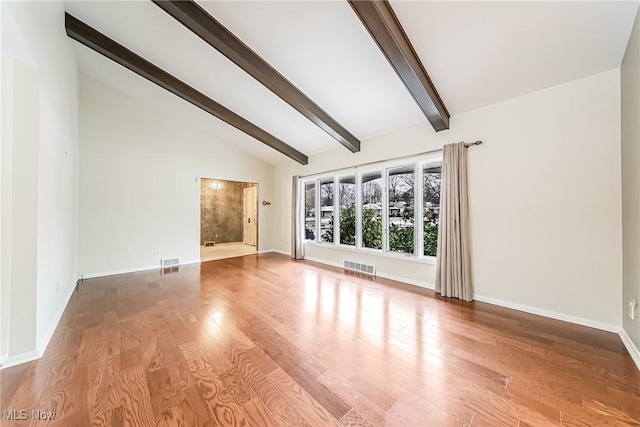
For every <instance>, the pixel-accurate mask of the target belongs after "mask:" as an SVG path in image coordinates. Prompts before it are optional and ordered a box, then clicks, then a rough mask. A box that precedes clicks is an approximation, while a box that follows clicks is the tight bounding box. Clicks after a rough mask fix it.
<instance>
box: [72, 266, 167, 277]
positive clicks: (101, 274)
mask: <svg viewBox="0 0 640 427" xmlns="http://www.w3.org/2000/svg"><path fill="white" fill-rule="evenodd" d="M160 268H161V267H160V265H148V266H146V267H134V268H124V269H122V270H111V271H102V272H99V273H89V274H82V278H83V279H95V278H97V277H107V276H115V275H118V274H128V273H138V272H140V271H148V270H160Z"/></svg>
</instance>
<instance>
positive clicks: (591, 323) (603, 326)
mask: <svg viewBox="0 0 640 427" xmlns="http://www.w3.org/2000/svg"><path fill="white" fill-rule="evenodd" d="M473 297H474V299H475V300H476V301H480V302H486V303H487V304H493V305H498V306H500V307H505V308H511V309H513V310H518V311H524V312H525V313H531V314H537V315H538V316H543V317H548V318H550V319H556V320H562V321H563V322H569V323H574V324H576V325H582V326H588V327H590V328H595V329H600V330H602V331H607V332H615V333H616V334H617V333H618V332H620V326H617V325H611V324H608V323H603V322H598V321H596V320H591V319H585V318H583V317H578V316H572V315H570V314H564V313H559V312H557V311H551V310H545V309H544V308H538V307H532V306H530V305H525V304H519V303H517V302H511V301H505V300H501V299H498V298H492V297H487V296H484V295H474V296H473Z"/></svg>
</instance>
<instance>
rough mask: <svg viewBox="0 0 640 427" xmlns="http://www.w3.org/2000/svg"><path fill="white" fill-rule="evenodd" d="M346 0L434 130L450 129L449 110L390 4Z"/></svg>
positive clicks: (370, 0) (364, 0) (381, 1)
mask: <svg viewBox="0 0 640 427" xmlns="http://www.w3.org/2000/svg"><path fill="white" fill-rule="evenodd" d="M348 1H349V4H350V5H351V8H352V9H353V10H354V12H355V13H356V15H358V17H359V18H360V21H362V24H363V25H364V26H365V27H366V29H367V30H368V31H369V34H370V35H371V37H372V38H373V40H374V41H375V42H376V43H377V44H378V47H379V48H380V50H381V51H382V53H384V55H385V56H386V57H387V60H388V61H389V63H390V64H391V66H392V67H393V69H394V70H395V72H396V73H397V74H398V76H399V77H400V79H401V80H402V82H403V83H404V85H405V86H406V87H407V89H408V90H409V93H411V96H413V99H415V101H416V102H417V103H418V106H419V107H420V109H422V111H423V113H424V115H425V116H426V117H427V120H429V122H430V123H431V125H432V126H433V128H434V129H435V130H436V132H437V131H441V130H444V129H449V112H448V111H447V108H446V107H445V106H444V103H443V102H442V99H440V96H439V95H438V91H437V90H436V88H435V86H434V85H433V82H432V81H431V79H430V78H429V75H428V74H427V71H426V70H425V68H424V66H423V65H422V62H420V58H419V57H418V54H417V53H416V52H415V50H414V49H413V46H412V45H411V42H410V41H409V38H408V37H407V35H406V34H405V32H404V30H403V29H402V26H401V25H400V22H399V21H398V18H397V17H396V15H395V13H393V9H392V8H391V5H390V4H389V3H388V2H387V1H386V0H348Z"/></svg>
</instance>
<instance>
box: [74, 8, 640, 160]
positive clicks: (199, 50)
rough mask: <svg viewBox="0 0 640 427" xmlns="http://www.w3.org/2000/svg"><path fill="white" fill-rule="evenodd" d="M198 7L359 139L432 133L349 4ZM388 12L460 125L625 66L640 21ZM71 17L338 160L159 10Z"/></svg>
mask: <svg viewBox="0 0 640 427" xmlns="http://www.w3.org/2000/svg"><path fill="white" fill-rule="evenodd" d="M198 3H199V4H200V5H201V6H202V7H203V8H205V9H206V10H207V12H209V13H210V14H211V15H212V16H214V17H215V18H216V19H217V20H218V21H219V22H221V23H222V24H223V25H224V26H226V27H227V28H228V29H229V30H230V31H231V32H233V33H234V34H235V35H236V36H238V37H239V38H240V39H241V40H242V41H244V42H245V43H246V44H247V45H248V46H249V47H251V48H252V49H253V50H254V51H255V52H257V53H258V54H259V55H260V56H262V58H263V59H265V60H266V61H267V62H269V63H270V64H271V65H272V66H274V68H276V69H277V70H278V71H279V72H280V73H281V74H283V75H284V76H285V77H286V78H287V79H289V80H290V81H291V82H292V83H294V84H295V85H296V86H297V87H298V88H300V89H301V90H302V91H303V92H305V93H306V94H307V95H308V96H309V97H310V98H311V99H312V100H314V101H315V102H316V103H317V104H318V105H320V106H321V107H322V108H323V109H324V110H325V111H327V112H328V113H329V114H330V115H332V116H333V118H334V119H336V120H337V121H338V122H339V123H340V124H342V125H343V126H344V127H345V128H347V129H348V130H349V131H350V132H352V133H353V134H354V135H355V136H356V137H358V138H360V139H361V140H364V139H366V138H368V137H371V136H373V135H376V134H381V133H385V132H390V131H392V130H395V129H399V128H403V127H408V126H411V125H414V124H417V123H421V122H425V121H426V119H425V117H424V115H423V114H422V112H421V111H420V110H419V108H418V107H417V105H416V104H415V102H414V101H413V99H412V97H411V96H410V95H409V93H408V92H407V90H406V89H405V87H404V86H403V84H402V83H401V81H400V80H399V79H398V77H397V76H396V74H395V73H394V71H393V70H392V68H391V67H390V66H389V64H388V63H387V61H386V59H385V58H384V56H383V55H382V53H381V52H380V51H379V49H378V47H377V45H376V44H375V43H374V42H373V41H372V39H371V37H370V36H369V34H368V32H367V31H366V30H365V28H364V27H363V26H362V24H361V23H360V21H359V19H358V18H357V16H356V15H355V13H354V12H353V11H352V10H351V7H350V6H349V5H348V3H347V2H346V1H344V0H339V1H282V2H273V1H202V0H200V1H198ZM391 4H392V6H393V8H394V10H395V12H396V14H397V15H398V18H399V20H400V22H401V24H402V25H403V27H404V29H405V31H406V33H407V35H408V36H409V38H410V39H411V42H412V43H413V45H414V48H415V50H416V51H417V53H418V55H419V56H420V58H421V60H422V62H423V64H424V65H425V68H426V69H427V72H428V73H429V75H430V76H431V78H432V80H433V82H434V84H435V85H436V88H437V90H438V92H439V93H440V96H441V97H442V99H443V101H444V103H445V105H446V106H447V108H448V109H449V112H450V113H451V114H452V115H453V114H456V113H460V112H463V111H468V110H471V109H474V108H477V107H480V106H483V105H488V104H492V103H494V102H498V101H501V100H504V99H508V98H511V97H514V96H518V95H522V94H525V93H528V92H532V91H535V90H538V89H542V88H545V87H549V86H553V85H557V84H560V83H563V82H567V81H570V80H574V79H577V78H581V77H585V76H588V75H592V74H595V73H598V72H601V71H606V70H609V69H612V68H616V67H618V66H619V65H620V63H621V61H622V56H623V54H624V50H625V47H626V43H627V40H628V38H629V35H630V32H631V27H632V25H633V19H634V17H635V14H636V12H637V9H638V2H636V1H627V2H616V1H600V2H597V1H596V2H457V1H456V2H428V1H426V2H420V1H406V2H404V1H397V0H395V1H394V0H392V1H391ZM65 8H66V10H67V11H68V12H69V13H71V14H72V15H74V16H75V17H76V18H78V19H80V20H82V21H84V22H85V23H87V24H88V25H90V26H92V27H94V28H95V29H97V30H98V31H100V32H102V33H104V34H105V35H107V36H108V37H111V38H112V39H114V40H116V41H117V42H118V43H120V44H122V45H124V46H126V47H127V48H129V49H131V50H132V51H134V52H136V53H137V54H139V55H140V56H142V57H144V58H145V59H147V60H149V61H151V62H152V63H154V64H155V65H157V66H159V67H161V68H163V69H164V70H165V71H167V72H169V73H171V74H173V75H174V76H176V77H178V78H180V79H181V80H183V81H184V82H186V83H188V84H190V85H191V86H194V87H195V88H196V89H198V90H200V91H201V92H203V93H205V94H206V95H208V96H210V97H211V98H213V99H215V100H216V101H218V102H219V103H221V104H223V105H224V106H226V107H227V108H229V109H231V110H233V111H235V112H236V113H238V114H240V115H242V116H244V117H245V118H246V119H248V120H250V121H252V122H253V123H255V124H256V125H258V126H260V127H262V128H263V129H265V130H267V131H268V132H270V133H272V134H273V135H275V136H277V137H279V138H280V139H282V140H283V141H285V142H286V143H288V144H289V145H292V146H293V147H295V148H297V149H298V150H300V151H302V152H304V153H305V154H309V155H311V154H314V153H317V152H320V151H325V150H327V149H331V148H336V147H341V146H340V145H339V143H338V142H337V141H335V140H334V139H332V138H331V137H329V136H328V135H327V134H326V133H324V132H323V131H322V130H321V129H320V128H318V127H317V126H316V125H314V124H312V123H311V122H310V121H308V120H307V119H306V118H304V117H303V116H302V115H301V114H299V113H298V112H297V111H295V110H294V109H293V108H291V107H290V106H289V105H287V104H286V103H285V102H284V101H282V100H281V99H280V98H278V97H277V96H275V95H273V94H272V93H271V92H270V91H269V90H268V89H266V88H265V87H264V86H262V85H261V84H260V83H258V82H256V81H255V80H253V79H252V78H251V77H250V76H249V75H247V74H246V73H245V72H244V71H242V70H240V69H239V68H238V67H237V66H235V65H234V64H233V63H231V62H230V61H229V60H227V59H226V58H225V57H224V56H222V55H221V54H220V53H218V52H217V51H216V50H215V49H213V48H212V47H210V46H209V45H207V44H206V43H205V42H203V41H202V40H201V39H200V38H199V37H197V36H196V35H194V34H193V33H191V32H190V31H189V30H187V29H186V28H185V27H183V26H182V25H181V24H180V23H178V22H177V21H175V20H173V18H171V17H170V16H169V15H168V14H166V13H165V12H163V11H162V10H161V9H160V8H159V7H157V6H155V5H154V4H153V3H151V2H150V1H118V2H108V1H107V2H103V1H69V2H66V3H65ZM73 43H74V44H76V52H77V56H78V61H79V64H80V69H81V72H83V73H84V74H86V75H88V76H90V77H92V78H95V79H98V80H101V81H104V82H105V83H107V84H108V85H111V86H113V87H115V88H117V89H120V90H122V91H124V92H127V93H129V94H131V95H132V96H134V97H136V98H139V99H141V100H143V101H144V102H147V103H150V104H152V105H156V106H158V107H160V108H162V109H164V110H165V111H167V112H169V113H171V114H173V115H175V116H177V117H179V118H180V119H182V120H183V121H186V122H187V123H189V124H191V125H193V126H196V127H198V128H200V129H202V130H204V131H205V132H207V133H210V134H211V135H213V136H214V137H215V138H216V139H221V140H223V141H227V142H228V143H230V144H234V145H235V146H237V147H238V148H240V149H243V150H245V151H248V152H249V153H252V154H254V155H256V156H259V157H260V158H262V159H264V160H265V161H267V162H270V163H272V164H275V163H279V162H283V161H291V160H287V159H286V157H284V156H283V155H281V154H279V153H277V152H276V151H274V150H271V149H269V148H268V147H266V146H264V145H263V144H262V143H260V142H259V141H256V140H254V139H253V138H251V137H249V136H247V135H245V134H243V133H242V132H240V131H238V130H236V129H234V128H232V127H231V126H229V125H227V124H226V123H223V122H222V121H220V120H218V119H216V118H214V117H212V116H210V115H208V114H207V113H204V112H203V111H201V110H199V109H198V108H197V107H194V106H192V105H190V104H188V103H187V102H186V101H183V100H181V99H179V98H177V97H176V96H174V95H172V94H169V93H168V92H166V91H164V89H161V88H160V87H158V86H155V85H154V84H153V83H150V82H147V81H146V80H144V79H143V78H142V77H139V76H137V75H135V74H134V73H133V72H130V71H128V70H126V69H124V68H123V67H121V66H120V65H118V64H115V63H113V62H111V61H110V60H108V59H106V58H103V57H102V56H101V55H99V54H97V53H95V52H93V51H91V50H90V49H89V48H86V47H84V46H82V45H80V44H79V43H76V42H73ZM344 150H345V152H346V153H348V151H346V148H345V149H344Z"/></svg>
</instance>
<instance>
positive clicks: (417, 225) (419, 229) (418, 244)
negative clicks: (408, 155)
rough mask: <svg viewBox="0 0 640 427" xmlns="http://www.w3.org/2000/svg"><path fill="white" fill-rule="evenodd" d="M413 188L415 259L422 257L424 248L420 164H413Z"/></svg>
mask: <svg viewBox="0 0 640 427" xmlns="http://www.w3.org/2000/svg"><path fill="white" fill-rule="evenodd" d="M415 174H416V175H415V179H414V182H415V187H414V189H413V200H414V202H413V203H414V205H415V206H414V211H413V215H414V220H413V228H414V239H415V244H414V248H413V254H414V255H415V256H417V257H420V256H422V255H423V253H422V252H423V249H422V248H423V246H424V243H423V242H424V226H423V225H422V222H423V215H424V213H423V208H424V201H423V196H424V176H423V173H422V163H420V162H418V163H416V164H415Z"/></svg>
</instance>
